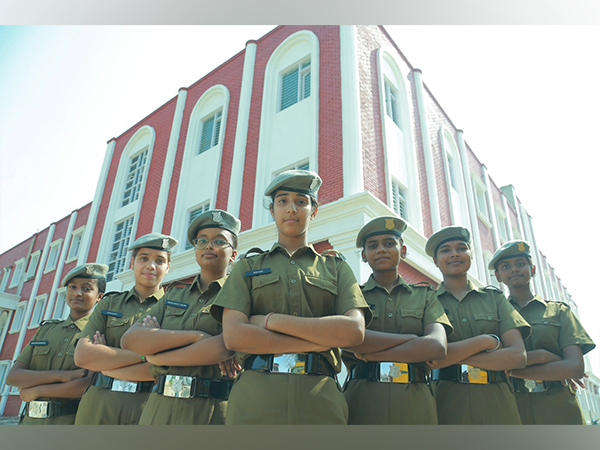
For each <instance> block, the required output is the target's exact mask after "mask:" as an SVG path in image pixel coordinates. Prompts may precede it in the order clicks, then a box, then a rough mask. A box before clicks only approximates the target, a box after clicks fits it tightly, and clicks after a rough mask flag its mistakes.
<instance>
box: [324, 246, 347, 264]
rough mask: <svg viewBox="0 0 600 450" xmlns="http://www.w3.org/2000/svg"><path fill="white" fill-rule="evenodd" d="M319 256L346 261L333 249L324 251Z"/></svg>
mask: <svg viewBox="0 0 600 450" xmlns="http://www.w3.org/2000/svg"><path fill="white" fill-rule="evenodd" d="M321 256H333V257H334V258H337V259H341V260H342V261H346V257H345V256H344V255H342V254H341V253H340V252H338V251H337V250H335V249H333V248H330V249H327V250H325V251H324V252H323V253H321Z"/></svg>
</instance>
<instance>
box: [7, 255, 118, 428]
mask: <svg viewBox="0 0 600 450" xmlns="http://www.w3.org/2000/svg"><path fill="white" fill-rule="evenodd" d="M107 271H108V266H105V265H104V264H83V265H80V266H77V267H75V268H74V269H73V270H71V271H70V272H69V273H68V274H67V275H66V276H65V278H64V279H63V281H62V286H66V288H67V292H66V302H67V305H68V306H69V309H70V313H69V317H67V318H66V319H65V320H45V321H44V322H42V323H41V324H40V328H39V329H38V331H37V332H36V333H35V336H33V339H32V340H31V342H30V343H29V345H28V346H27V347H25V349H24V350H23V351H22V352H21V354H20V355H19V357H18V358H17V359H16V361H15V363H14V364H13V367H12V368H11V369H10V372H9V373H8V376H7V377H6V384H10V385H12V386H16V387H18V388H20V395H21V399H22V400H23V401H25V402H27V404H26V405H25V409H24V410H23V414H22V415H21V418H20V420H19V424H20V425H72V424H73V423H74V422H75V413H76V412H77V406H78V405H79V399H80V397H81V395H82V394H83V392H84V390H85V388H86V387H87V386H88V384H89V382H90V375H91V374H89V375H88V371H87V370H86V369H80V368H78V367H77V366H76V365H75V362H74V361H73V353H74V351H75V341H76V338H77V336H78V335H79V332H80V331H81V330H83V328H84V326H85V324H86V323H87V321H88V319H89V315H90V313H91V312H92V310H93V309H94V306H95V305H96V303H98V301H99V300H100V299H101V298H102V294H104V291H105V289H106V279H105V278H104V276H105V275H106V272H107Z"/></svg>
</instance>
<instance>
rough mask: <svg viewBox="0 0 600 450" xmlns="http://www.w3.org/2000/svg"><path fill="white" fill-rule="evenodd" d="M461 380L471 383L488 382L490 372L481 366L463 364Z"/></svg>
mask: <svg viewBox="0 0 600 450" xmlns="http://www.w3.org/2000/svg"><path fill="white" fill-rule="evenodd" d="M459 381H460V382H461V383H470V384H488V373H487V370H484V369H480V368H479V367H475V366H469V365H467V364H461V365H460V379H459Z"/></svg>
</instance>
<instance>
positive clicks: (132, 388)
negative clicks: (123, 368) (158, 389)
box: [110, 378, 138, 393]
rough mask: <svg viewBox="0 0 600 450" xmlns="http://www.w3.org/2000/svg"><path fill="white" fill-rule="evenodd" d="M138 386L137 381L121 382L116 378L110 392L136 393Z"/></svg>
mask: <svg viewBox="0 0 600 450" xmlns="http://www.w3.org/2000/svg"><path fill="white" fill-rule="evenodd" d="M137 385H138V384H137V382H135V381H127V380H119V379H118V378H114V379H113V382H112V385H111V387H110V390H111V391H115V392H132V393H135V392H136V391H137Z"/></svg>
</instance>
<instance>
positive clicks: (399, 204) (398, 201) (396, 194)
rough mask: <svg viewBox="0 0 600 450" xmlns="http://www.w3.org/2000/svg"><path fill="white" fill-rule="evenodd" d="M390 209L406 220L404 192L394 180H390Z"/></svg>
mask: <svg viewBox="0 0 600 450" xmlns="http://www.w3.org/2000/svg"><path fill="white" fill-rule="evenodd" d="M392 209H393V210H394V211H395V212H396V214H398V215H399V216H400V217H402V218H403V219H404V220H407V214H406V193H405V191H404V189H402V188H401V187H400V184H398V183H396V182H395V181H393V182H392Z"/></svg>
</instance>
